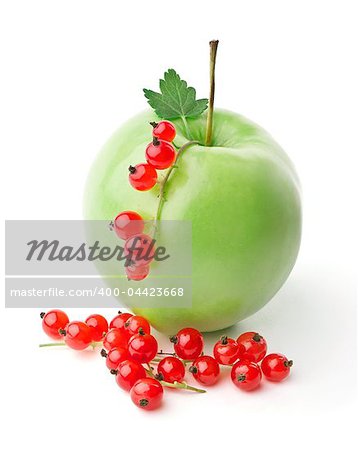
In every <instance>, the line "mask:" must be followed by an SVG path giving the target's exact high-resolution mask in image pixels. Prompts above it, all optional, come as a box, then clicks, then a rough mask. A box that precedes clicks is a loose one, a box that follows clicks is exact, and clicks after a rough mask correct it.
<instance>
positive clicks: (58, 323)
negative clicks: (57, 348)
mask: <svg viewBox="0 0 358 450" xmlns="http://www.w3.org/2000/svg"><path fill="white" fill-rule="evenodd" d="M40 317H41V319H42V329H43V330H44V332H45V333H46V334H47V336H49V337H50V338H52V339H62V337H63V336H62V335H61V334H60V333H59V330H61V329H64V328H65V326H66V325H67V324H68V322H69V321H70V320H69V318H68V316H67V314H66V313H65V312H63V311H61V310H60V309H52V310H51V311H48V312H47V313H44V312H42V313H41V314H40Z"/></svg>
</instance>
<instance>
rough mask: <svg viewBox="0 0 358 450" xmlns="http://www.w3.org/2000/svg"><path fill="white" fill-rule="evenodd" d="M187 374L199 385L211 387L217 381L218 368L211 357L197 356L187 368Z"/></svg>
mask: <svg viewBox="0 0 358 450" xmlns="http://www.w3.org/2000/svg"><path fill="white" fill-rule="evenodd" d="M189 372H191V373H192V374H193V377H194V378H195V379H196V381H198V382H199V383H201V384H205V385H206V386H211V385H212V384H215V383H216V382H217V381H218V379H219V375H220V366H219V364H218V362H217V361H216V359H214V358H213V357H212V356H199V358H196V360H195V361H194V362H193V365H192V366H190V367H189Z"/></svg>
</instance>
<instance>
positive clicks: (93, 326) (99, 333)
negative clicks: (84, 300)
mask: <svg viewBox="0 0 358 450" xmlns="http://www.w3.org/2000/svg"><path fill="white" fill-rule="evenodd" d="M86 324H87V325H88V326H89V327H90V330H91V333H92V341H96V342H99V341H102V339H103V338H104V336H105V334H106V333H107V331H108V322H107V319H105V318H104V317H103V316H101V315H100V314H92V315H91V316H89V317H87V319H86Z"/></svg>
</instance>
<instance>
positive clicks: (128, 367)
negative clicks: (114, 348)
mask: <svg viewBox="0 0 358 450" xmlns="http://www.w3.org/2000/svg"><path fill="white" fill-rule="evenodd" d="M111 373H112V374H113V375H115V376H116V382H117V384H118V386H119V387H121V388H122V389H124V390H125V391H130V389H131V387H132V386H133V384H134V383H135V382H136V381H138V380H139V379H140V378H145V375H146V374H145V370H144V367H143V366H142V365H140V364H139V363H138V362H137V361H132V360H130V359H127V360H125V361H122V362H121V363H119V365H118V367H117V369H115V370H111Z"/></svg>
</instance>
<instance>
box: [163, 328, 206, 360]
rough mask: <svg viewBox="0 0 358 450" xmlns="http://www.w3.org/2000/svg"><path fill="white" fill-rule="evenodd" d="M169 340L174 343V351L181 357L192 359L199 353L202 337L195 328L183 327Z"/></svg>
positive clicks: (201, 348) (201, 347)
mask: <svg viewBox="0 0 358 450" xmlns="http://www.w3.org/2000/svg"><path fill="white" fill-rule="evenodd" d="M170 341H171V342H172V343H173V344H174V351H175V353H176V354H177V355H178V356H179V358H182V359H188V360H190V361H193V360H194V359H196V358H197V357H198V356H200V355H201V353H202V351H203V348H204V339H203V335H202V334H201V333H200V331H198V330H196V329H195V328H183V329H182V330H180V331H178V333H177V334H176V336H172V337H171V338H170Z"/></svg>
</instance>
